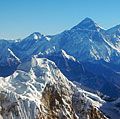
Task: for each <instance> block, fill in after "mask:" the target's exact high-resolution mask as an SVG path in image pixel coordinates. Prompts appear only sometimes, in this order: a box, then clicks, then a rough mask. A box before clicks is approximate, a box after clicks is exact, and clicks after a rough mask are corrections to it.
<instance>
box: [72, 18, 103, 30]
mask: <svg viewBox="0 0 120 119" xmlns="http://www.w3.org/2000/svg"><path fill="white" fill-rule="evenodd" d="M78 28H79V29H82V30H100V29H101V27H99V26H98V25H97V24H96V23H95V22H94V21H93V20H92V19H91V18H88V17H87V18H85V19H84V20H83V21H82V22H80V23H79V24H78V25H76V26H75V27H73V29H78Z"/></svg>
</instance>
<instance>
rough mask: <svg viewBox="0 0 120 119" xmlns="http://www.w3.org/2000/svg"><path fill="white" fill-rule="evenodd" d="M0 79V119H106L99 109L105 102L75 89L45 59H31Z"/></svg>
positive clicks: (55, 67)
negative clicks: (11, 73)
mask: <svg viewBox="0 0 120 119" xmlns="http://www.w3.org/2000/svg"><path fill="white" fill-rule="evenodd" d="M0 80H1V84H0V115H1V119H106V117H105V116H104V115H103V114H102V113H101V112H100V110H99V107H100V105H102V104H103V103H105V102H104V101H103V100H101V99H99V97H98V96H97V95H92V94H89V93H87V92H84V91H83V90H82V89H79V88H77V87H76V86H75V85H74V84H72V83H71V82H70V81H68V79H67V78H66V77H65V76H64V75H63V74H62V73H61V72H60V70H59V69H58V68H57V66H56V65H55V63H53V62H52V61H49V60H47V59H45V58H32V60H31V61H28V62H26V63H23V64H20V65H19V67H18V69H17V70H16V72H14V74H13V75H11V76H9V77H6V78H0ZM91 97H92V98H91ZM94 99H95V100H94Z"/></svg>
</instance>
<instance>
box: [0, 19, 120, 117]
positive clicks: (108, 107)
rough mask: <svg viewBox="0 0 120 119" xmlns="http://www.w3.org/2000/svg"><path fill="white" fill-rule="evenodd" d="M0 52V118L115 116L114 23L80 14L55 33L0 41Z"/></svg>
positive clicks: (117, 46)
mask: <svg viewBox="0 0 120 119" xmlns="http://www.w3.org/2000/svg"><path fill="white" fill-rule="evenodd" d="M0 51H1V53H0V81H1V84H0V90H1V93H0V95H1V96H0V101H1V106H0V107H1V108H0V112H1V113H0V114H1V118H3V119H8V115H9V117H10V119H22V117H24V118H25V119H50V118H51V119H107V118H112V119H119V117H120V105H119V104H120V101H119V98H120V25H117V26H115V27H113V28H110V29H108V30H105V29H103V28H102V27H100V26H99V25H98V24H97V23H95V22H94V21H93V20H92V19H90V18H85V19H84V20H83V21H82V22H80V23H79V24H78V25H76V26H74V27H73V28H71V29H70V30H66V31H63V32H62V33H60V34H56V35H43V34H41V33H39V32H34V33H32V34H31V35H29V36H28V37H26V38H24V39H19V40H3V39H1V40H0ZM3 97H4V98H3ZM7 107H9V108H8V109H7Z"/></svg>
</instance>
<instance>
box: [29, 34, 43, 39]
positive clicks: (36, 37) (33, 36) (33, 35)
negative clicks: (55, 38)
mask: <svg viewBox="0 0 120 119" xmlns="http://www.w3.org/2000/svg"><path fill="white" fill-rule="evenodd" d="M42 36H43V35H42V34H41V33H39V32H34V33H32V34H31V35H30V36H29V38H31V39H35V40H39V39H41V37H42Z"/></svg>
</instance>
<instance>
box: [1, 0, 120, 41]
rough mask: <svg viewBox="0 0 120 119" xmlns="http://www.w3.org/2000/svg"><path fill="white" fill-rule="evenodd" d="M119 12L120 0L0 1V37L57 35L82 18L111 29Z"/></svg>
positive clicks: (119, 21) (119, 17)
mask: <svg viewBox="0 0 120 119" xmlns="http://www.w3.org/2000/svg"><path fill="white" fill-rule="evenodd" d="M119 12H120V0H0V38H6V39H17V38H24V37H26V36H27V35H29V34H31V33H32V32H35V31H39V32H41V33H43V34H56V33H60V32H61V31H64V30H66V29H70V28H71V27H73V26H74V25H76V24H78V23H79V22H80V21H81V20H83V19H84V18H85V17H90V18H92V19H93V20H95V21H96V22H97V23H98V24H99V25H100V26H102V27H104V28H110V27H112V26H114V25H117V24H120V13H119Z"/></svg>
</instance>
